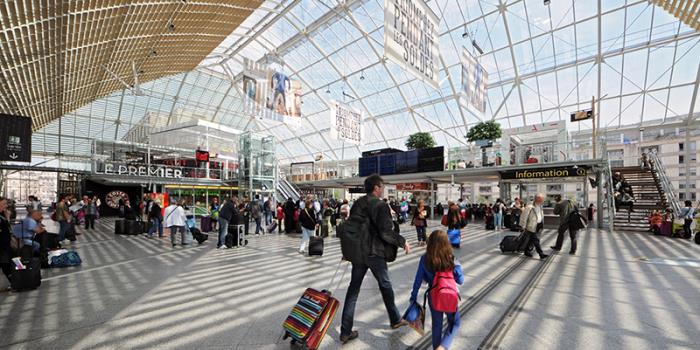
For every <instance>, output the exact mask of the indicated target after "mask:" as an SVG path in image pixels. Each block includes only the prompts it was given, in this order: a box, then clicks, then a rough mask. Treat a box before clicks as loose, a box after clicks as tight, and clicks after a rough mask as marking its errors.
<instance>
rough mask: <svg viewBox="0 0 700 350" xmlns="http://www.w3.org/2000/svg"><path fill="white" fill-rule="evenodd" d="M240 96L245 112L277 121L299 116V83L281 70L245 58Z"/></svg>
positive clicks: (290, 119)
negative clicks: (242, 98)
mask: <svg viewBox="0 0 700 350" xmlns="http://www.w3.org/2000/svg"><path fill="white" fill-rule="evenodd" d="M244 65H245V69H244V71H243V79H242V81H243V95H244V106H245V107H244V110H245V112H246V113H248V114H251V115H254V116H257V117H261V118H267V119H273V120H277V121H284V122H288V121H293V120H298V119H299V118H300V117H301V82H300V81H298V80H294V79H290V78H289V76H287V74H285V73H284V72H282V71H279V70H275V69H272V68H270V67H268V66H267V65H264V64H260V63H257V62H253V61H251V60H248V59H245V60H244Z"/></svg>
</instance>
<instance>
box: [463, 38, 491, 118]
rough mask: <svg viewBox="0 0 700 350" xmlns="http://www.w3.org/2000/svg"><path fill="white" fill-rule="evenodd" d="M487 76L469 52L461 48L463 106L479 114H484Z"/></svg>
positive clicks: (482, 67)
mask: <svg viewBox="0 0 700 350" xmlns="http://www.w3.org/2000/svg"><path fill="white" fill-rule="evenodd" d="M488 78H489V74H488V73H487V72H486V70H485V69H484V66H482V65H481V64H479V62H477V61H476V59H475V58H474V56H472V55H471V53H469V50H467V49H466V48H462V94H463V96H462V100H463V102H462V103H463V105H464V106H466V107H467V108H469V106H470V105H471V106H472V107H473V108H475V109H476V110H478V111H479V112H481V113H485V112H486V99H487V97H488V95H487V91H488V90H487V88H488Z"/></svg>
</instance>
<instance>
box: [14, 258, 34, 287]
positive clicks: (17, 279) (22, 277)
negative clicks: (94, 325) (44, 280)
mask: <svg viewBox="0 0 700 350" xmlns="http://www.w3.org/2000/svg"><path fill="white" fill-rule="evenodd" d="M23 261H26V267H27V268H26V269H24V270H14V271H12V274H10V277H9V278H8V279H9V280H10V288H11V289H12V290H13V291H16V292H19V291H25V290H33V289H37V288H39V286H40V285H41V262H40V261H39V258H31V259H29V260H23Z"/></svg>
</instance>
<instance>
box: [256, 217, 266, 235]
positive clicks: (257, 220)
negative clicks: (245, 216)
mask: <svg viewBox="0 0 700 350" xmlns="http://www.w3.org/2000/svg"><path fill="white" fill-rule="evenodd" d="M260 225H261V224H260V218H255V234H256V235H257V234H259V233H260V231H262V233H263V234H265V230H263V229H262V227H261V226H260Z"/></svg>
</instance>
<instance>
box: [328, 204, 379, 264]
mask: <svg viewBox="0 0 700 350" xmlns="http://www.w3.org/2000/svg"><path fill="white" fill-rule="evenodd" d="M378 201H379V200H378V199H375V198H372V199H370V198H366V200H365V201H362V202H368V203H367V204H366V205H365V206H364V207H362V208H359V207H358V208H357V209H356V210H351V211H350V217H348V219H347V220H345V221H344V222H343V223H342V224H340V225H338V228H337V236H338V238H340V250H341V252H342V254H343V257H344V258H345V259H346V260H348V261H350V262H352V263H354V264H364V263H366V261H367V254H368V253H369V246H370V239H371V237H370V234H369V225H370V217H369V213H370V211H371V210H372V209H373V208H375V206H376V204H377V202H378ZM358 202H359V203H355V206H357V205H363V204H365V203H362V202H360V201H359V200H358ZM353 208H354V207H353Z"/></svg>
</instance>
